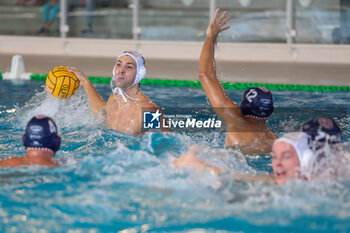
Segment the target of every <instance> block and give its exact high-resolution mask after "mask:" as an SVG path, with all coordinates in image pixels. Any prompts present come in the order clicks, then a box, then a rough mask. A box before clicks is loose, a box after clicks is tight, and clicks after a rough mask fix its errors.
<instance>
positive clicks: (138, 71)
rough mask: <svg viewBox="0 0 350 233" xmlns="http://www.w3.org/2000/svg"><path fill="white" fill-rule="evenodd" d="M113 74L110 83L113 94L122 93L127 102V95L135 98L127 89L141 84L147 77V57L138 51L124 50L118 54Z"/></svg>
mask: <svg viewBox="0 0 350 233" xmlns="http://www.w3.org/2000/svg"><path fill="white" fill-rule="evenodd" d="M112 74H113V76H112V79H111V83H110V85H111V89H112V92H113V94H119V95H121V96H122V97H123V99H124V101H125V102H127V99H126V97H128V98H130V99H134V98H132V97H130V96H128V95H127V94H126V93H125V91H126V90H127V89H129V88H131V87H133V86H135V85H136V84H139V83H140V82H141V80H142V79H143V78H144V77H145V75H146V67H145V59H144V57H143V56H142V55H141V54H140V53H138V52H135V51H124V52H123V53H122V54H120V55H119V56H118V58H117V61H116V64H115V65H114V67H113V71H112ZM114 85H115V86H114ZM125 96H126V97H125ZM134 100H135V99H134Z"/></svg>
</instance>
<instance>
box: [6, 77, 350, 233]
mask: <svg viewBox="0 0 350 233" xmlns="http://www.w3.org/2000/svg"><path fill="white" fill-rule="evenodd" d="M1 83H4V84H6V85H0V91H1V90H2V89H4V88H5V87H4V86H6V88H8V89H11V88H14V89H15V87H13V86H12V84H10V83H9V82H5V81H1ZM39 84H40V83H37V82H29V83H28V85H26V86H18V87H16V88H17V92H16V93H15V92H13V93H11V92H9V93H7V95H8V96H9V97H8V101H7V102H6V103H1V106H2V107H1V111H2V112H1V117H0V129H1V132H2V133H1V135H0V146H1V151H2V153H1V157H7V156H10V155H20V154H23V153H24V149H23V147H22V145H21V141H20V139H21V135H22V133H23V127H24V126H25V124H26V122H27V121H28V120H29V119H30V118H31V117H32V115H35V114H38V113H41V114H43V113H44V114H48V115H50V116H51V117H53V118H54V119H55V121H56V122H57V125H58V127H59V132H60V134H61V135H62V138H63V142H62V148H61V150H60V151H59V152H58V153H57V159H58V160H59V161H60V162H61V163H62V164H63V165H62V166H60V167H56V168H45V167H22V168H1V169H0V184H1V188H0V200H1V202H0V221H1V222H2V223H3V224H1V225H0V229H1V231H2V232H40V230H45V231H46V232H68V231H72V232H73V231H77V232H117V231H119V230H123V229H127V230H128V231H126V232H147V231H149V232H155V231H161V232H181V231H187V230H191V229H197V230H199V231H201V232H214V231H215V230H219V229H220V230H225V231H244V232H257V231H259V232H276V231H288V232H291V231H292V232H299V231H316V232H329V231H334V230H335V229H336V230H337V231H338V230H339V231H343V232H344V231H346V230H347V229H348V226H349V225H348V224H349V221H350V180H349V177H350V176H345V177H344V176H341V177H338V178H336V179H326V180H316V181H312V182H304V181H296V182H290V183H288V184H287V185H285V186H274V185H270V184H268V183H265V182H255V183H251V182H239V181H235V180H234V179H233V177H232V175H231V174H230V172H229V171H230V169H233V170H236V171H241V172H245V173H250V174H266V173H268V172H270V171H271V167H270V166H269V162H270V156H269V155H261V156H257V155H255V156H248V157H245V156H244V155H242V154H241V153H240V152H239V151H236V150H233V149H223V148H222V146H223V143H224V136H223V135H222V134H219V133H214V134H212V135H207V134H205V135H204V134H201V133H193V134H186V133H147V134H145V135H144V136H143V137H142V138H137V137H134V136H128V135H125V134H122V133H118V132H115V131H113V130H110V129H106V128H105V127H104V124H103V123H102V122H98V121H97V120H96V119H95V118H94V117H93V115H92V114H91V112H90V110H89V104H88V100H87V98H86V96H85V94H84V92H83V91H82V90H79V91H78V92H77V94H76V95H74V96H73V97H72V98H71V99H68V100H57V99H53V98H52V97H51V96H49V95H48V94H46V92H45V91H43V89H42V87H40V85H39ZM97 87H98V90H99V92H100V93H102V95H103V97H104V98H106V96H108V94H109V93H110V90H109V88H108V86H107V85H106V86H104V85H97ZM29 89H30V90H31V89H36V90H37V92H36V94H33V95H31V96H28V97H27V98H26V99H25V100H22V99H21V97H18V98H19V99H18V98H11V96H17V95H18V92H22V93H26V92H27V91H28V90H29ZM143 89H144V92H145V93H146V94H147V95H149V96H150V98H151V99H152V100H154V101H155V102H156V103H157V104H158V105H160V106H164V107H171V106H172V107H181V106H182V104H183V103H186V104H188V101H187V100H188V98H190V97H191V96H193V98H192V99H193V102H192V103H191V104H193V105H196V107H198V106H203V107H208V105H207V103H206V101H205V95H204V92H202V91H198V90H200V89H196V90H195V91H194V89H186V88H183V87H181V88H180V87H154V86H152V87H151V86H148V87H147V86H146V87H144V88H143ZM185 89H186V91H184V90H185ZM273 94H274V96H275V101H276V104H277V105H278V107H290V106H304V105H305V104H306V103H308V104H311V105H317V104H319V103H320V102H322V103H324V104H326V105H327V106H333V105H335V104H337V105H340V106H346V103H347V102H348V101H349V99H350V95H349V93H309V92H297V94H296V92H273ZM228 95H229V97H230V98H232V99H234V100H236V101H239V99H240V95H241V91H228ZM168 100H170V101H168ZM296 100H298V101H296ZM15 104H17V106H16V107H14V106H15ZM185 107H188V106H185ZM8 109H16V111H15V112H8V111H6V110H8ZM340 120H341V122H342V123H341V127H342V128H343V129H345V140H346V141H348V135H349V128H347V127H346V126H347V125H348V124H349V122H348V117H347V116H345V119H340ZM301 121H302V119H301V118H298V119H295V120H294V121H293V115H291V118H290V120H287V119H280V121H277V120H276V121H273V122H272V123H269V124H272V127H273V128H282V129H281V131H283V130H285V131H287V130H289V129H294V128H295V127H297V125H298V124H300V122H301ZM288 122H289V123H288ZM280 123H281V124H280ZM195 143H197V144H199V145H200V146H199V147H200V148H201V151H200V152H199V156H200V157H201V158H202V159H203V160H205V161H206V162H210V163H212V164H213V165H216V166H220V167H223V168H225V169H227V171H228V172H226V173H224V174H223V175H221V176H219V177H217V176H215V175H212V174H211V173H201V172H197V173H195V172H193V171H192V170H190V169H175V167H174V166H173V164H172V161H173V160H174V158H175V157H178V156H179V155H181V154H182V153H184V152H185V151H187V149H188V148H189V146H191V145H193V144H195ZM346 156H347V157H349V155H346ZM349 170H350V169H349Z"/></svg>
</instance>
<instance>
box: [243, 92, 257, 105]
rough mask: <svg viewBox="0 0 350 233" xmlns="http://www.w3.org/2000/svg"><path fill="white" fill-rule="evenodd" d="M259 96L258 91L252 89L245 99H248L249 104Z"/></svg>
mask: <svg viewBox="0 0 350 233" xmlns="http://www.w3.org/2000/svg"><path fill="white" fill-rule="evenodd" d="M257 95H258V92H256V90H254V89H250V90H249V91H248V93H247V94H246V96H245V97H246V98H247V100H248V101H249V103H251V102H252V101H253V99H254V98H255V97H256V96H257Z"/></svg>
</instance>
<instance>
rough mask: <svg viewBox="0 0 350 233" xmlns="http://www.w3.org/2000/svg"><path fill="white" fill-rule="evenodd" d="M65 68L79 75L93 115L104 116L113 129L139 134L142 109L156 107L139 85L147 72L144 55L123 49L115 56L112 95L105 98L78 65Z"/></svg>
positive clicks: (153, 108) (153, 109) (140, 131)
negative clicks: (123, 50)
mask: <svg viewBox="0 0 350 233" xmlns="http://www.w3.org/2000/svg"><path fill="white" fill-rule="evenodd" d="M67 70H68V71H70V72H73V73H75V75H76V76H77V77H78V78H79V80H80V82H81V85H82V86H83V87H84V90H85V92H86V94H87V96H88V98H89V102H90V106H91V108H92V111H93V113H94V114H95V116H97V117H99V118H102V119H104V120H106V123H107V126H109V127H110V128H112V129H114V130H117V131H120V132H124V133H127V134H133V135H141V134H142V131H143V129H142V128H143V119H142V115H143V114H142V111H143V109H147V110H148V111H156V110H157V109H159V107H158V106H157V105H156V104H154V103H153V102H152V101H151V100H150V99H149V98H148V97H147V96H146V95H145V94H143V93H142V91H141V89H140V82H141V80H142V79H143V78H144V77H145V75H146V67H145V60H144V58H143V56H142V55H141V54H140V53H138V52H134V51H125V52H123V53H122V54H120V55H119V56H118V58H117V60H116V64H115V66H114V68H113V71H112V72H113V76H112V80H111V88H112V95H110V97H109V98H108V100H107V102H106V101H105V100H104V99H103V98H102V97H101V96H100V95H99V94H98V92H97V91H96V89H95V87H94V86H93V84H92V83H91V82H90V80H89V79H88V78H87V77H86V76H85V75H84V74H83V73H82V72H81V71H80V70H79V69H77V68H75V67H68V69H67Z"/></svg>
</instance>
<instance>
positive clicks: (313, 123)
mask: <svg viewBox="0 0 350 233" xmlns="http://www.w3.org/2000/svg"><path fill="white" fill-rule="evenodd" d="M301 130H302V131H303V132H305V133H307V134H308V136H309V138H310V140H311V142H312V143H329V144H337V143H341V142H342V137H343V136H342V131H341V129H340V128H339V126H338V124H337V123H336V122H335V120H333V119H332V118H329V117H314V118H312V119H310V120H308V121H305V122H304V123H303V125H302V126H301Z"/></svg>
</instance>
